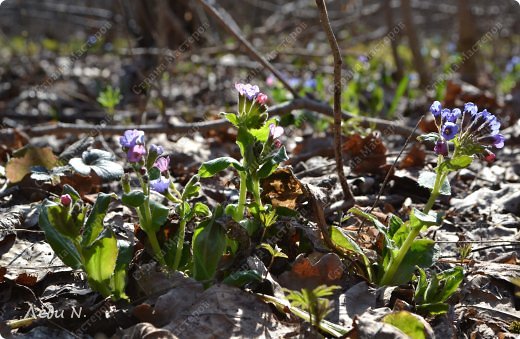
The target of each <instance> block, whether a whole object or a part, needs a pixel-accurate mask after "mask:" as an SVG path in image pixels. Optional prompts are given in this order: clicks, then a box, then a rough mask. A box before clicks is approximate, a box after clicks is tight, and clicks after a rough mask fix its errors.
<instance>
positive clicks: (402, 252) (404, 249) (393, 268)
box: [380, 159, 447, 286]
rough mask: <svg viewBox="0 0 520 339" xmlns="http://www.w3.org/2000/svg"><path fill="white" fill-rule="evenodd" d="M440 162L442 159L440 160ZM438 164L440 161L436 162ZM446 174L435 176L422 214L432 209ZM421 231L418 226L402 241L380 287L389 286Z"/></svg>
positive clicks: (420, 227)
mask: <svg viewBox="0 0 520 339" xmlns="http://www.w3.org/2000/svg"><path fill="white" fill-rule="evenodd" d="M440 160H442V159H440ZM438 163H440V161H439V162H438ZM446 175H447V173H437V176H436V177H435V183H434V185H433V189H432V193H431V194H430V198H429V199H428V202H427V203H426V206H425V207H424V211H423V212H424V213H425V214H428V212H430V210H431V208H432V207H433V204H434V203H435V200H436V199H437V197H438V196H439V194H440V189H441V186H442V183H443V182H444V179H445V178H446ZM421 229H422V224H421V225H420V226H417V227H414V228H413V229H412V230H411V231H410V233H408V236H407V237H406V240H405V241H404V243H403V245H402V246H401V248H400V249H399V252H397V255H396V256H395V257H394V258H392V259H390V262H389V263H388V266H387V267H388V268H387V269H386V270H385V274H384V275H383V278H382V279H381V284H380V285H382V286H384V285H390V284H391V283H392V282H393V279H394V275H395V273H396V272H397V270H398V269H399V266H400V265H401V263H402V261H403V259H404V257H405V256H406V254H407V253H408V250H409V249H410V247H411V246H412V244H413V242H414V240H415V238H417V236H418V235H419V233H420V232H421Z"/></svg>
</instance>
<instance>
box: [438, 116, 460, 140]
mask: <svg viewBox="0 0 520 339" xmlns="http://www.w3.org/2000/svg"><path fill="white" fill-rule="evenodd" d="M458 131H459V126H457V125H456V124H455V123H453V122H449V121H447V122H445V123H444V125H442V136H443V137H444V138H445V139H446V140H451V139H453V138H455V135H456V134H457V132H458Z"/></svg>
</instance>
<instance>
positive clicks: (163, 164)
mask: <svg viewBox="0 0 520 339" xmlns="http://www.w3.org/2000/svg"><path fill="white" fill-rule="evenodd" d="M153 165H154V166H155V167H157V168H158V169H159V171H161V173H164V172H168V170H169V169H170V157H160V158H159V159H157V160H155V163H154V164H153Z"/></svg>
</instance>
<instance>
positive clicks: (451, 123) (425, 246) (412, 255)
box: [331, 101, 504, 304]
mask: <svg viewBox="0 0 520 339" xmlns="http://www.w3.org/2000/svg"><path fill="white" fill-rule="evenodd" d="M430 111H431V113H432V114H433V116H434V117H435V122H436V125H437V128H438V132H435V133H429V134H426V135H422V136H420V137H419V140H420V141H422V142H429V143H432V144H434V145H435V146H434V151H435V153H436V154H437V155H438V158H437V166H436V167H435V170H434V171H433V172H430V171H424V172H423V173H421V175H420V177H419V184H420V185H421V186H424V187H426V188H428V189H429V190H430V192H431V193H430V197H429V199H428V201H427V203H426V205H425V206H424V208H423V210H422V211H421V210H419V209H417V208H414V209H413V210H412V212H411V214H410V216H409V219H408V220H406V221H403V220H401V219H400V218H399V217H397V216H396V215H392V216H391V217H390V218H389V223H388V225H387V226H385V225H384V224H383V223H381V222H380V221H379V220H378V219H377V218H376V217H375V216H374V215H372V214H369V213H365V212H364V211H362V210H360V209H358V208H352V209H351V210H350V212H351V214H354V215H357V216H359V217H361V218H364V219H366V220H368V221H370V222H372V223H373V224H374V226H375V227H376V228H377V229H378V231H379V232H380V233H381V235H382V236H383V239H384V244H383V246H382V250H381V252H380V253H379V254H380V256H379V258H380V259H379V260H378V261H377V262H375V263H372V261H371V260H369V259H368V257H367V256H366V255H365V254H364V253H363V251H362V250H361V248H360V247H359V246H358V245H357V244H356V242H355V241H354V239H353V238H352V237H350V236H349V235H348V234H345V233H344V232H343V231H342V230H341V229H339V228H336V227H333V229H332V233H331V235H332V240H333V241H334V242H335V243H336V244H337V245H338V246H340V247H342V248H344V249H346V250H348V251H351V252H355V253H357V254H358V255H359V256H360V257H361V258H362V262H363V263H364V266H365V271H366V272H365V273H366V275H367V277H368V278H369V279H370V280H371V281H373V282H376V283H378V284H379V285H399V284H404V283H408V282H409V281H410V280H411V278H412V275H413V273H414V271H415V269H416V267H417V266H419V267H422V268H426V267H429V266H431V265H432V263H433V257H434V245H435V242H434V241H433V240H431V239H426V238H418V237H419V234H420V232H421V231H425V230H427V229H428V228H429V227H430V226H432V225H438V224H439V223H440V221H441V214H440V213H439V214H437V213H434V212H433V211H432V208H433V205H434V203H435V201H436V200H437V198H438V197H439V195H450V194H451V189H450V183H449V180H448V175H449V174H450V173H452V172H456V171H459V170H461V169H463V168H466V167H468V166H469V165H470V164H471V163H472V162H473V160H474V159H475V158H480V159H484V160H486V161H488V162H492V161H494V159H495V154H494V153H493V152H492V151H491V147H492V146H494V147H495V148H502V147H503V146H504V136H503V135H502V134H500V133H499V129H500V122H499V121H498V119H497V118H496V116H495V115H493V114H491V113H489V112H488V111H487V110H483V111H481V112H478V109H477V106H476V105H475V104H473V103H471V102H469V103H466V104H465V105H464V110H460V109H458V108H455V109H453V110H450V109H446V108H444V109H443V108H442V107H441V104H440V102H438V101H435V102H434V103H433V104H432V106H431V108H430ZM448 276H450V277H451V278H449V279H452V280H450V281H459V279H458V278H457V279H455V277H458V276H459V272H458V271H453V272H451V273H449V274H448V273H443V275H442V277H444V278H446V279H448ZM436 279H437V280H442V279H441V278H439V277H437V278H436ZM419 281H420V282H421V284H420V286H418V289H419V290H420V291H421V292H420V293H419V295H418V297H419V296H421V298H422V300H424V302H425V303H426V304H431V303H442V302H443V301H444V300H445V299H444V297H445V296H446V295H447V294H449V293H447V292H446V291H444V290H439V291H440V292H439V293H440V295H442V296H443V297H442V298H440V299H439V298H434V299H429V295H430V294H428V293H426V292H425V293H426V294H424V293H422V292H423V288H424V279H423V278H420V279H419ZM459 283H460V281H459ZM430 285H431V286H435V283H434V282H433V283H432V284H430ZM457 286H458V284H457ZM432 288H433V287H432ZM427 290H428V291H430V290H432V289H431V288H427ZM450 291H451V290H450Z"/></svg>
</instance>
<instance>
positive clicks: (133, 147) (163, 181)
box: [119, 129, 170, 193]
mask: <svg viewBox="0 0 520 339" xmlns="http://www.w3.org/2000/svg"><path fill="white" fill-rule="evenodd" d="M119 143H120V144H121V147H122V148H123V150H124V151H125V152H127V159H128V162H130V163H131V164H132V165H133V166H134V167H135V169H136V170H138V172H139V175H141V176H143V178H145V180H146V178H148V174H149V173H148V172H149V171H150V170H151V168H153V167H155V168H157V169H158V170H159V173H160V174H159V175H158V177H157V178H152V180H150V188H151V189H152V190H154V191H156V192H159V193H164V192H165V191H166V190H167V189H168V187H169V186H170V178H169V172H168V171H169V169H170V158H169V157H168V156H161V155H162V154H163V153H164V148H163V147H162V146H158V145H154V144H152V145H150V148H149V149H148V151H147V150H146V147H145V139H144V131H140V130H136V129H134V130H127V131H125V133H124V135H123V136H122V137H120V138H119ZM145 157H146V159H145ZM148 164H151V166H150V165H148ZM139 166H140V167H139Z"/></svg>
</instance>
